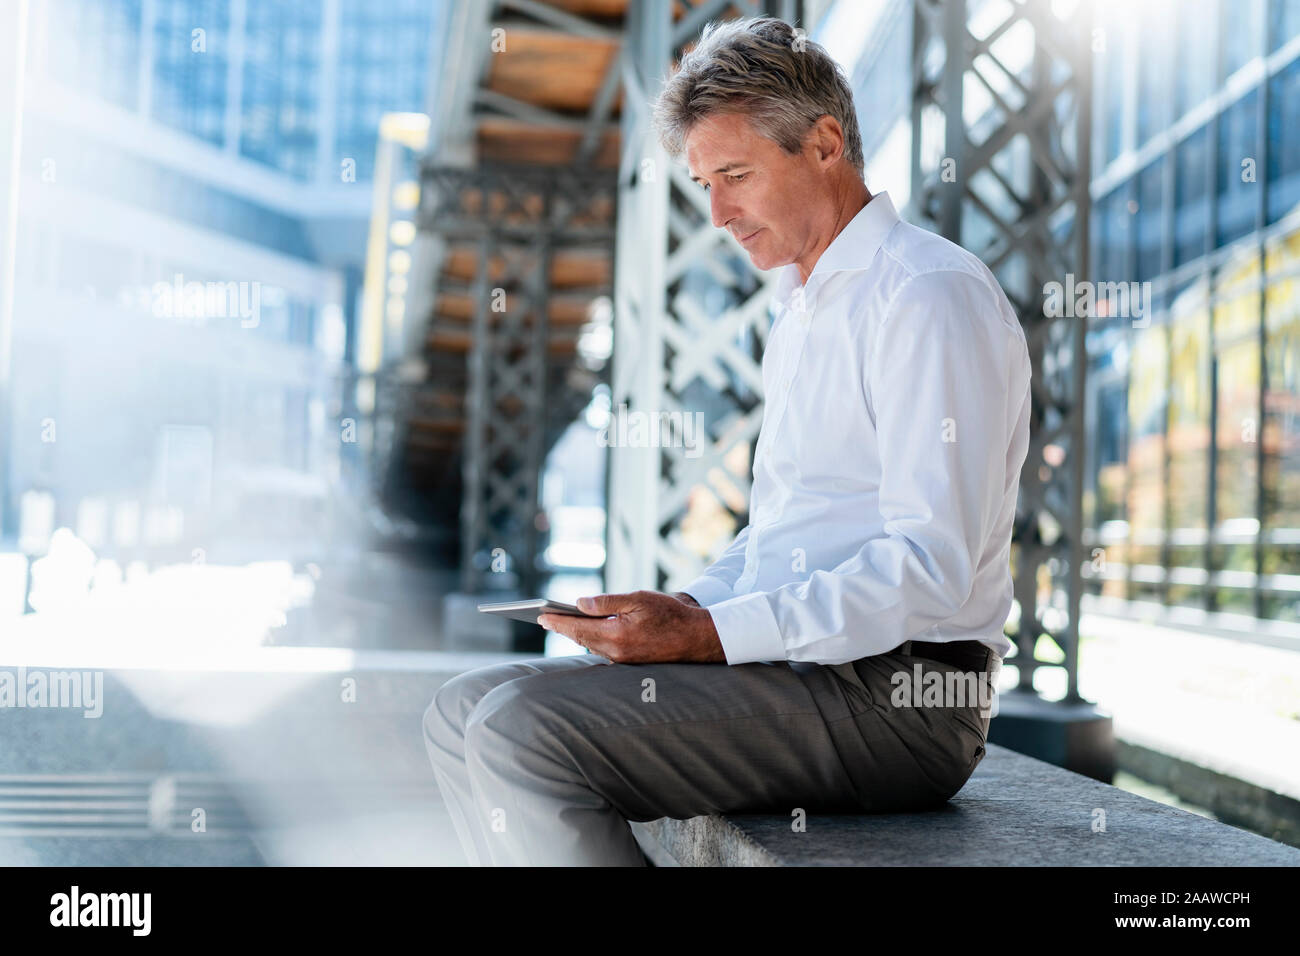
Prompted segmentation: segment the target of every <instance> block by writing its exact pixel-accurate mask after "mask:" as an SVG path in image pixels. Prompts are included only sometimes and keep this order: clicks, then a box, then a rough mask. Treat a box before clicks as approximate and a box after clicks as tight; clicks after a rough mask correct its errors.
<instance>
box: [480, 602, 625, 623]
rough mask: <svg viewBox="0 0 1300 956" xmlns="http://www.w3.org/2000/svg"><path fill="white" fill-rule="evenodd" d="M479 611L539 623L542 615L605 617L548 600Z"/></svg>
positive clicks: (485, 607)
mask: <svg viewBox="0 0 1300 956" xmlns="http://www.w3.org/2000/svg"><path fill="white" fill-rule="evenodd" d="M478 609H479V610H480V611H482V612H483V613H484V614H499V615H501V616H502V617H508V618H511V619H513V620H516V621H527V622H528V623H530V624H536V623H537V617H538V615H540V614H572V615H574V616H575V617H604V616H605V615H603V614H588V613H586V612H585V611H581V610H579V609H578V608H576V607H574V606H573V605H572V604H564V603H562V602H560V601H552V600H549V599H547V598H529V599H528V600H526V601H502V602H501V603H499V604H480V605H479V606H478Z"/></svg>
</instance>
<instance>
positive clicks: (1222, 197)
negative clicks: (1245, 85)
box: [1216, 91, 1260, 246]
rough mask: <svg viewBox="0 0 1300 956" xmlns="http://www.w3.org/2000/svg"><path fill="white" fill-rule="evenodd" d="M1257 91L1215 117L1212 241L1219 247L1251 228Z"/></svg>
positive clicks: (1255, 184)
mask: <svg viewBox="0 0 1300 956" xmlns="http://www.w3.org/2000/svg"><path fill="white" fill-rule="evenodd" d="M1258 113H1259V93H1258V92H1257V91H1252V92H1251V93H1249V94H1248V95H1246V96H1243V97H1242V98H1241V99H1239V100H1238V101H1237V102H1236V103H1233V104H1232V106H1230V107H1228V109H1227V110H1225V111H1224V113H1223V115H1222V117H1221V118H1220V120H1219V174H1218V177H1217V178H1218V187H1219V189H1218V192H1219V200H1218V201H1219V222H1218V235H1217V237H1216V244H1217V245H1220V246H1223V245H1227V244H1228V243H1230V242H1232V241H1233V240H1234V239H1240V238H1241V237H1242V236H1244V235H1246V234H1247V233H1249V232H1252V231H1253V230H1254V228H1255V218H1256V213H1257V211H1258V208H1259V199H1260V197H1259V183H1258V178H1259V176H1258V167H1257V162H1258V157H1259V155H1260V151H1259V145H1260V144H1259V136H1258V127H1259V122H1258Z"/></svg>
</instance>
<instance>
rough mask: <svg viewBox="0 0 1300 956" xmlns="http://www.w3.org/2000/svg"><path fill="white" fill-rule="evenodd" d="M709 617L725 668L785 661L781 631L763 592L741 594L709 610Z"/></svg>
mask: <svg viewBox="0 0 1300 956" xmlns="http://www.w3.org/2000/svg"><path fill="white" fill-rule="evenodd" d="M709 615H710V616H711V617H712V618H713V626H714V627H716V628H717V630H718V640H720V641H721V642H722V653H723V654H725V655H726V657H727V663H728V664H747V663H749V662H751V661H783V660H785V659H786V656H785V641H783V640H781V629H780V628H779V627H778V626H777V623H776V615H775V614H773V613H772V606H771V605H770V604H769V603H768V601H767V595H766V594H764V593H763V592H761V591H757V592H753V593H750V594H742V595H740V596H739V597H733V598H732V599H731V600H729V601H723V602H721V603H719V604H714V605H713V606H712V607H710V608H709Z"/></svg>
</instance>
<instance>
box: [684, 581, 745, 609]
mask: <svg viewBox="0 0 1300 956" xmlns="http://www.w3.org/2000/svg"><path fill="white" fill-rule="evenodd" d="M677 590H679V591H681V592H683V593H685V594H689V595H690V596H691V597H693V598H695V602H696V603H697V604H699V606H700V607H708V606H709V605H710V604H717V603H718V602H719V601H727V600H730V599H731V598H733V597H735V596H736V592H735V591H733V590H731V588H730V587H729V586H728V585H727V582H726V581H723V580H722V579H721V578H716V577H714V576H713V575H712V574H704V575H701V576H700V577H698V578H696V579H695V580H694V581H692V582H691V583H690V584H688V585H686V587H684V588H678V589H677Z"/></svg>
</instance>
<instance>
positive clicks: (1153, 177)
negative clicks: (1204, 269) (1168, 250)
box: [1136, 156, 1165, 282]
mask: <svg viewBox="0 0 1300 956" xmlns="http://www.w3.org/2000/svg"><path fill="white" fill-rule="evenodd" d="M1164 177H1165V158H1164V157H1163V156H1162V157H1160V159H1158V160H1156V161H1155V162H1153V163H1151V164H1150V165H1148V166H1147V168H1146V169H1144V170H1142V172H1140V173H1139V174H1138V213H1137V217H1136V218H1137V278H1138V281H1139V282H1141V281H1144V280H1146V279H1154V278H1155V277H1156V276H1157V275H1159V274H1160V267H1161V262H1162V252H1163V250H1162V248H1161V242H1162V241H1163V239H1164V219H1165V213H1164V210H1165V204H1164V202H1162V199H1163V198H1164Z"/></svg>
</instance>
